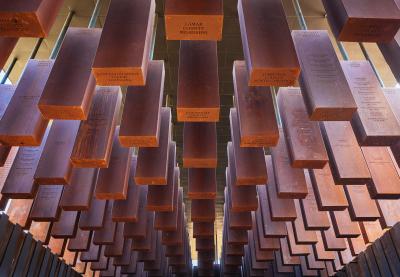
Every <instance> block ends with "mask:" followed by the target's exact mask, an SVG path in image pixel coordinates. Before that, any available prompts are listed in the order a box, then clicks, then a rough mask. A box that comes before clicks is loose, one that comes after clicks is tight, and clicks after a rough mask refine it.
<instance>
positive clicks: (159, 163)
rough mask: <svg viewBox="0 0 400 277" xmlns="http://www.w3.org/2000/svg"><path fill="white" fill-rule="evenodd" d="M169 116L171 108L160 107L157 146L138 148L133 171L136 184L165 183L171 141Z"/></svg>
mask: <svg viewBox="0 0 400 277" xmlns="http://www.w3.org/2000/svg"><path fill="white" fill-rule="evenodd" d="M171 117H172V115H171V110H170V109H169V108H162V109H161V126H160V137H159V145H158V147H141V148H139V152H138V159H137V166H136V173H135V181H136V184H138V185H166V184H167V178H168V176H167V175H168V174H167V172H168V159H169V144H170V141H171V131H170V130H171Z"/></svg>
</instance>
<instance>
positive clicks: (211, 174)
mask: <svg viewBox="0 0 400 277" xmlns="http://www.w3.org/2000/svg"><path fill="white" fill-rule="evenodd" d="M188 183H189V185H188V186H189V188H188V194H187V195H188V197H189V199H215V198H216V195H217V175H216V170H215V169H213V168H189V169H188Z"/></svg>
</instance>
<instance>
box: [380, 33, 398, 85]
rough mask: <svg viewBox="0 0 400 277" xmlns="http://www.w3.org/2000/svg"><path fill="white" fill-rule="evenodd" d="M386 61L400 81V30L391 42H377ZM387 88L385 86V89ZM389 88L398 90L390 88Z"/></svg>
mask: <svg viewBox="0 0 400 277" xmlns="http://www.w3.org/2000/svg"><path fill="white" fill-rule="evenodd" d="M377 45H378V47H379V50H381V53H382V55H383V57H384V58H385V61H386V63H387V64H388V65H389V67H390V69H391V71H392V73H393V75H394V77H395V78H396V80H397V81H398V82H399V81H400V63H399V58H400V32H397V33H396V35H395V36H394V38H393V39H392V40H390V41H389V42H382V43H377ZM386 90H387V89H386V88H385V89H384V91H386ZM389 90H396V89H392V88H389Z"/></svg>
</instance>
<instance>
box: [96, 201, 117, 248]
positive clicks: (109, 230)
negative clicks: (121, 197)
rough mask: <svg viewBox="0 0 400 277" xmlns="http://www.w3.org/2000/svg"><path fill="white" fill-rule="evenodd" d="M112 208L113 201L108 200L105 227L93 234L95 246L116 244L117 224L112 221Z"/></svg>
mask: <svg viewBox="0 0 400 277" xmlns="http://www.w3.org/2000/svg"><path fill="white" fill-rule="evenodd" d="M112 206H113V201H112V200H108V205H107V206H106V210H105V212H104V221H103V227H102V228H101V229H98V230H96V231H94V234H93V243H94V244H98V245H100V244H102V245H109V244H113V242H114V239H115V232H116V228H117V223H115V222H113V221H112Z"/></svg>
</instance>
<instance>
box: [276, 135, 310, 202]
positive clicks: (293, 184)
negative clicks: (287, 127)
mask: <svg viewBox="0 0 400 277" xmlns="http://www.w3.org/2000/svg"><path fill="white" fill-rule="evenodd" d="M279 134H280V139H279V142H278V145H277V146H276V147H272V148H271V156H272V166H273V173H274V174H275V184H276V188H277V192H278V196H279V197H280V198H289V199H291V198H300V199H301V198H305V197H306V196H307V194H308V190H307V184H306V180H305V177H304V170H303V169H302V168H294V167H292V165H291V163H290V158H289V153H288V150H287V144H286V141H285V133H284V132H283V130H282V129H280V130H279Z"/></svg>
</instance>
